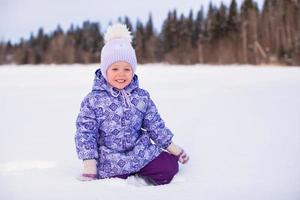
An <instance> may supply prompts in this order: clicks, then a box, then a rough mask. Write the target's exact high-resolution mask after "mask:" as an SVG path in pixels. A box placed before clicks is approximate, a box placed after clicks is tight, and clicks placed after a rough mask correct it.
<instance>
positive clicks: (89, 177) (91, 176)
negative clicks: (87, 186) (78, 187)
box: [77, 174, 97, 181]
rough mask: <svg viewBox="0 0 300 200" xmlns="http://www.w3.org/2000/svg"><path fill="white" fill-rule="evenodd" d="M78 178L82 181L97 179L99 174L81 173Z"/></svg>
mask: <svg viewBox="0 0 300 200" xmlns="http://www.w3.org/2000/svg"><path fill="white" fill-rule="evenodd" d="M77 179H78V180H80V181H93V180H96V179H97V174H81V175H80V176H79V177H78V178H77Z"/></svg>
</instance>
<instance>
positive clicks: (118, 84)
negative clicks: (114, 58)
mask: <svg viewBox="0 0 300 200" xmlns="http://www.w3.org/2000/svg"><path fill="white" fill-rule="evenodd" d="M106 77H107V81H108V83H109V84H110V85H111V86H113V87H114V88H117V89H119V90H122V89H124V88H125V87H126V86H127V85H129V83H130V82H131V80H132V77H133V71H132V68H131V65H130V64H129V63H127V62H123V61H119V62H115V63H113V64H112V65H110V66H109V68H108V69H107V71H106Z"/></svg>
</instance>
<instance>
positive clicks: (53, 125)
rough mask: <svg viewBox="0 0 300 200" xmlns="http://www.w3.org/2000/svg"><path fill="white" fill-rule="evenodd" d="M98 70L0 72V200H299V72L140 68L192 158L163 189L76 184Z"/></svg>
mask: <svg viewBox="0 0 300 200" xmlns="http://www.w3.org/2000/svg"><path fill="white" fill-rule="evenodd" d="M97 67H98V65H88V66H83V65H63V66H56V65H41V66H30V65H28V66H22V67H20V66H11V65H9V66H0V109H1V111H0V123H1V126H0V136H1V140H0V188H1V189H0V199H10V200H14V199H18V200H19V199H22V200H23V199H24V200H25V199H28V200H29V199H30V200H33V199H46V200H47V199H49V200H50V199H75V200H76V199H105V200H109V199H131V200H132V199H143V200H150V199H151V200H155V199H173V200H179V199H205V200H212V199H222V200H227V199H228V200H235V199H243V200H247V199H249V200H253V199H255V200H260V199H262V200H266V199H271V200H286V199H288V200H298V199H300V170H299V169H300V156H299V153H300V68H299V67H298V68H297V67H252V66H229V67H224V66H208V65H196V66H167V65H165V64H153V65H144V66H139V67H138V71H137V74H138V75H139V80H140V84H141V87H143V88H145V89H147V90H148V91H149V92H150V94H151V96H152V98H153V99H154V101H155V103H156V104H157V107H158V109H159V111H160V113H161V115H162V117H163V119H164V120H165V121H166V124H167V126H168V127H169V128H170V129H171V130H172V131H173V132H174V134H175V137H174V141H175V142H176V143H178V144H179V145H181V146H183V147H184V148H185V149H186V151H187V152H188V153H189V155H190V156H191V160H190V162H189V163H188V164H187V165H181V166H180V172H179V174H178V175H177V176H176V177H175V178H174V181H173V182H172V183H171V184H169V185H164V186H149V185H147V184H146V183H145V182H144V181H143V180H142V179H140V178H138V177H130V178H129V179H127V180H122V179H106V180H97V181H91V182H80V181H78V180H77V179H76V177H77V176H78V175H79V174H80V173H81V169H82V165H81V161H80V160H78V159H77V155H76V152H75V146H74V133H75V119H76V116H77V114H78V111H79V106H80V103H81V100H82V98H83V97H84V96H85V95H86V94H87V93H88V92H89V91H90V89H91V85H92V80H93V78H94V77H93V76H94V71H95V70H96V68H97Z"/></svg>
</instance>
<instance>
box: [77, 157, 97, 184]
mask: <svg viewBox="0 0 300 200" xmlns="http://www.w3.org/2000/svg"><path fill="white" fill-rule="evenodd" d="M96 163H97V162H96V160H95V159H90V160H84V161H83V173H82V174H81V175H80V176H79V177H78V178H77V179H78V180H80V181H92V180H96V179H97V167H96Z"/></svg>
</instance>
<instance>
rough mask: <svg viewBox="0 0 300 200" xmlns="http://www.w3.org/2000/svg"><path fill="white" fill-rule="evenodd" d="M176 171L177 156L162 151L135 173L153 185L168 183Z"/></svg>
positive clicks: (121, 176)
mask: <svg viewBox="0 0 300 200" xmlns="http://www.w3.org/2000/svg"><path fill="white" fill-rule="evenodd" d="M177 172H178V157H177V156H174V155H172V154H169V153H167V152H164V151H163V152H161V154H159V155H158V156H157V157H156V158H155V159H154V160H152V161H151V162H150V163H148V164H147V165H146V166H145V167H143V168H142V169H141V170H140V171H138V172H136V173H135V174H137V175H139V176H141V177H143V178H144V179H145V180H146V181H147V182H149V183H151V184H153V185H164V184H168V183H170V182H171V180H172V179H173V177H174V176H175V174H176V173H177ZM130 175H133V174H128V175H127V174H124V175H119V176H115V177H116V178H123V179H127V178H128V176H130Z"/></svg>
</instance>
